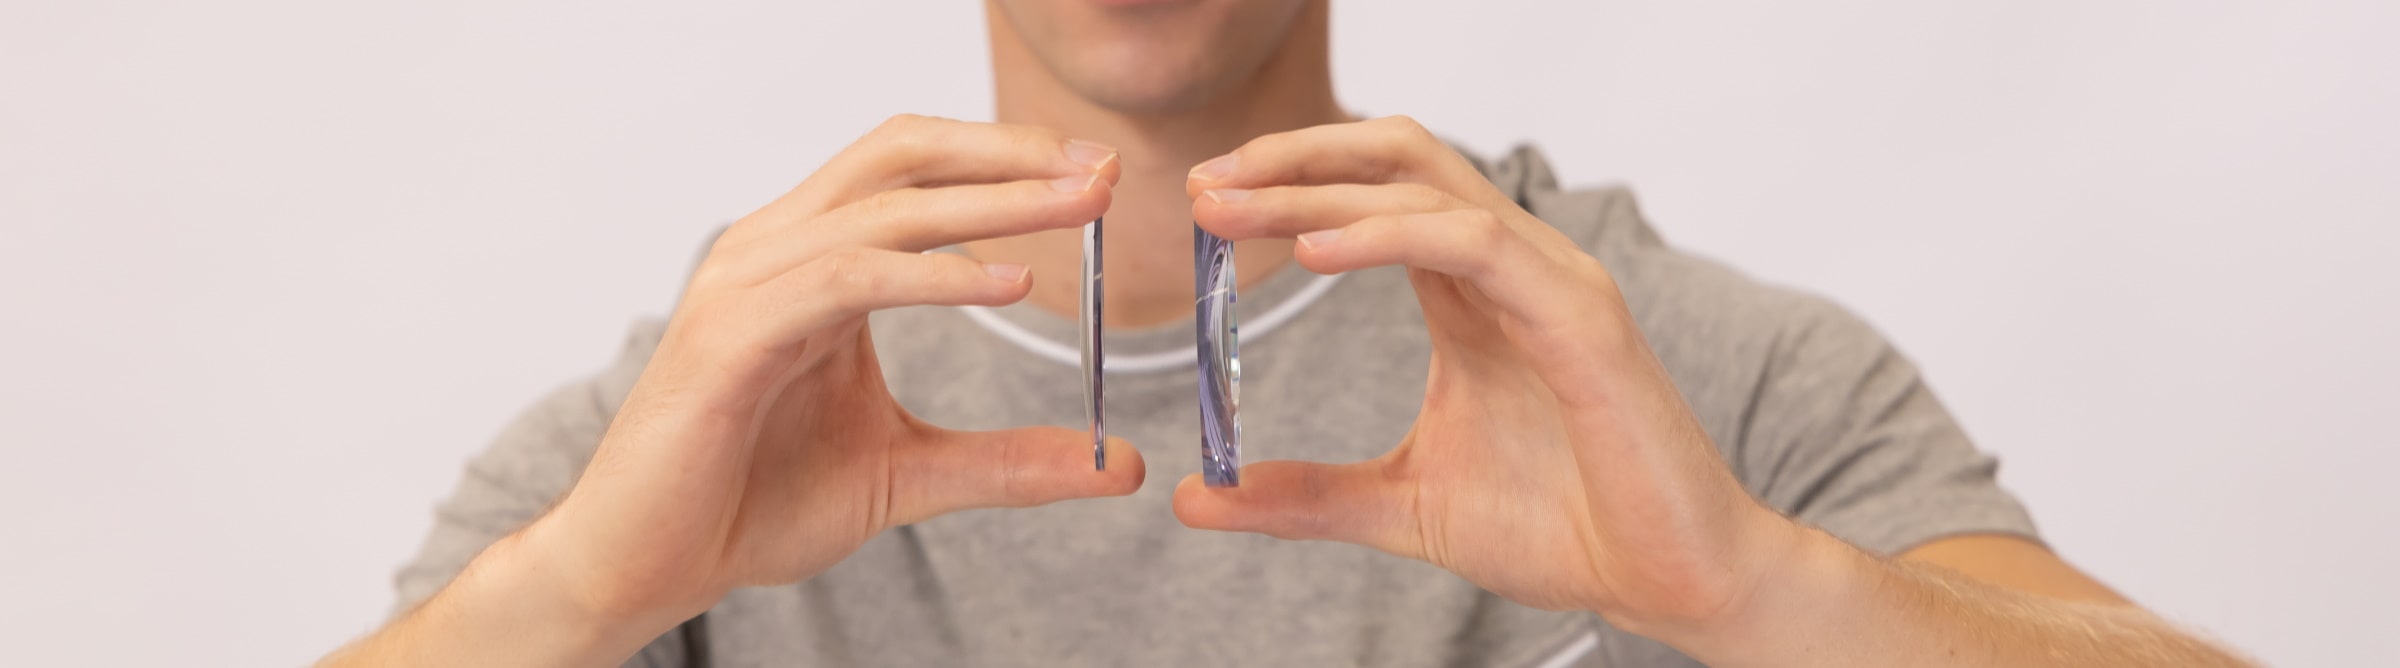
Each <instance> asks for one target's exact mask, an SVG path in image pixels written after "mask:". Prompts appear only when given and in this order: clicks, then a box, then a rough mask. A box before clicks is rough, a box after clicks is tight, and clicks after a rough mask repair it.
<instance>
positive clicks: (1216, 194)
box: [1200, 188, 1250, 204]
mask: <svg viewBox="0 0 2400 668" xmlns="http://www.w3.org/2000/svg"><path fill="white" fill-rule="evenodd" d="M1200 194H1202V195H1207V196H1208V198H1209V199H1213V200H1216V201H1217V203H1219V204H1223V203H1226V202H1239V201H1242V200H1246V199H1250V191H1249V189H1246V188H1217V189H1214V190H1203V191H1200Z"/></svg>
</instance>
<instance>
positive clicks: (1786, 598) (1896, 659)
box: [1670, 529, 2249, 666]
mask: <svg viewBox="0 0 2400 668" xmlns="http://www.w3.org/2000/svg"><path fill="white" fill-rule="evenodd" d="M1795 543H1796V548H1795V549H1794V550H1793V552H1792V554H1793V557H1792V558H1790V559H1788V560H1785V561H1783V562H1782V563H1781V565H1780V566H1779V567H1778V568H1777V570H1775V571H1774V572H1771V573H1769V574H1767V575H1766V576H1765V577H1763V578H1761V580H1760V581H1759V583H1758V584H1757V585H1756V587H1755V589H1754V590H1753V592H1752V594H1751V595H1750V597H1749V598H1748V599H1746V600H1745V601H1744V602H1743V603H1742V604H1741V605H1740V606H1739V611H1738V612H1735V613H1734V614H1733V616H1732V617H1731V618H1729V619H1727V620H1724V621H1723V623H1721V624H1717V625H1713V626H1714V628H1711V629H1708V630H1705V631H1699V632H1694V633H1690V634H1688V635H1686V636H1684V637H1682V638H1673V639H1670V642H1675V643H1676V644H1678V645H1679V646H1682V647H1683V648H1684V649H1685V651H1687V652H1691V653H1693V654H1694V656H1695V657H1697V658H1700V659H1701V660H1703V661H1706V662H1707V663H1709V664H1710V665H1717V666H1798V665H1812V666H1813V665H1821V666H1856V665H1943V666H2246V665H2249V664H2248V663H2247V662H2246V661H2244V660H2243V659H2240V658H2238V657H2236V656H2235V655H2233V654H2231V653H2229V652H2227V651H2226V650H2223V649H2221V648H2218V647H2216V646H2214V645H2211V644H2209V643H2208V642H2205V641H2202V640H2200V639H2199V638H2196V637H2194V636H2192V635H2190V634H2187V633H2185V632H2183V631H2181V630H2179V629H2177V628H2175V627H2174V626H2172V625H2170V624H2168V623H2167V622H2166V621H2165V620H2162V619H2159V618H2158V617H2157V616H2155V615H2152V614H2150V613H2148V612H2146V611H2143V610H2141V609H2139V608H2135V607H2133V606H2130V605H2116V604H2107V603H2091V602H2074V601H2064V600H2058V599H2052V598H2047V597H2042V596H2038V595H2034V594H2029V593H2024V592H2019V591H2015V590H2011V589H2005V588H2001V587H1997V586H1993V585H1989V584H1985V583H1983V582H1980V581H1977V580H1974V579H1973V578H1969V577H1967V576H1965V575H1961V574H1959V573H1955V572H1952V571H1949V570H1946V569H1942V568H1939V567H1936V566H1930V565H1924V564H1915V563H1910V562H1905V561H1895V560H1888V559H1882V558H1877V557H1875V556H1872V555H1869V554H1867V553H1865V552H1863V551H1861V550H1859V549H1857V548H1855V547H1852V546H1850V545H1848V544H1846V543H1843V542H1841V541H1840V540H1839V539H1836V538H1834V537H1832V536H1831V535H1828V534H1826V533H1824V532H1822V531H1818V530H1815V529H1802V530H1801V533H1800V535H1799V536H1798V538H1797V539H1796V541H1795Z"/></svg>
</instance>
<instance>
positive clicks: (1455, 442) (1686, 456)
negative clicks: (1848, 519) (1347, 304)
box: [1175, 117, 1802, 633]
mask: <svg viewBox="0 0 2400 668" xmlns="http://www.w3.org/2000/svg"><path fill="white" fill-rule="evenodd" d="M1186 188H1187V189H1188V190H1189V191H1190V194H1191V195H1192V196H1193V199H1194V203H1193V207H1192V210H1193V217H1194V219H1195V220H1196V221H1197V222H1198V223H1199V225H1200V226H1201V227H1202V228H1205V229H1207V230H1209V231H1211V232H1214V233H1216V234H1218V235H1219V236H1223V237H1225V238H1228V239H1236V240H1239V239H1250V238H1260V237H1296V238H1298V240H1299V243H1298V246H1297V248H1296V249H1295V251H1294V253H1295V258H1296V259H1297V260H1298V262H1299V263H1300V265H1301V266H1303V267H1306V268H1307V269H1309V270H1310V271H1315V272H1318V273H1327V274H1330V273H1337V272H1346V271H1354V270H1358V269H1365V268H1369V267H1377V266H1383V265H1403V266H1406V267H1407V268H1408V273H1409V280H1410V283H1411V284H1413V285H1414V286H1415V288H1416V293H1417V300H1418V303H1419V304H1420V305H1421V306H1422V308H1423V310H1424V314H1425V324H1426V329H1427V330H1429V334H1430V336H1431V339H1432V347H1433V356H1432V368H1431V370H1430V373H1429V374H1428V375H1427V378H1428V380H1427V382H1426V387H1425V403H1424V406H1423V407H1422V408H1421V409H1420V411H1419V413H1418V416H1417V421H1416V424H1415V425H1414V426H1413V428H1411V429H1410V430H1409V432H1408V435H1407V436H1405V437H1403V438H1402V439H1401V440H1400V442H1399V443H1398V444H1397V445H1395V446H1394V447H1393V448H1392V450H1391V452H1389V453H1387V454H1385V455H1383V456H1381V457H1378V458H1376V459H1373V460H1369V461H1365V462H1358V463H1353V464H1321V463H1308V462H1292V461H1271V462H1261V463H1257V464H1252V465H1249V466H1246V467H1243V469H1244V470H1243V471H1242V481H1243V484H1242V486H1240V487H1235V488H1224V489H1210V488H1206V487H1204V486H1202V485H1201V484H1200V481H1199V480H1198V478H1197V477H1196V476H1195V477H1193V478H1190V479H1186V480H1184V481H1183V483H1182V485H1181V486H1180V487H1179V488H1177V490H1176V493H1175V513H1176V516H1177V517H1179V518H1181V519H1182V520H1183V522H1184V523H1185V524H1188V525H1190V526H1193V527H1197V528H1204V529H1217V530H1227V531H1253V532H1259V533H1264V534H1267V535H1271V536H1276V537H1280V538H1290V539H1323V540H1336V541H1343V542H1349V543H1356V544H1360V545H1366V546H1370V547H1374V548H1376V549H1380V550H1383V551H1386V552H1390V553H1392V554H1397V555H1401V556H1405V557H1410V558H1415V559H1422V560H1425V561H1428V562H1431V563H1433V564H1435V565H1437V566H1441V567H1442V568H1445V569H1449V570H1450V571H1452V572H1455V573H1457V574H1459V575H1460V576H1463V577H1465V578H1467V579H1468V580H1470V581H1473V582H1474V583H1476V584H1477V585H1480V586H1482V587H1484V588H1485V589H1488V590H1491V591H1493V592H1495V593H1498V594H1500V595H1502V596H1506V597H1508V598H1510V599H1512V600H1515V601H1517V602H1519V603H1523V604H1526V605H1530V606H1535V607H1540V608H1547V609H1587V610H1594V611H1597V612H1599V613H1601V614H1602V615H1603V616H1605V617H1606V618H1608V619H1609V621H1610V622H1611V623H1614V624H1616V625H1617V626H1619V627H1620V628H1625V629H1627V630H1633V631H1636V632H1645V631H1648V632H1652V633H1656V632H1672V631H1692V630H1697V629H1698V627H1705V626H1707V625H1710V624H1712V623H1714V622H1717V621H1720V620H1722V619H1724V618H1726V617H1727V616H1728V615H1730V614H1732V613H1733V612H1734V610H1735V609H1736V608H1737V607H1739V605H1740V603H1741V602H1742V599H1743V598H1744V596H1745V594H1746V593H1747V592H1748V591H1750V590H1751V588H1752V586H1753V585H1754V583H1755V582H1756V581H1758V580H1759V579H1760V578H1761V577H1762V576H1763V574H1765V573H1767V572H1769V569H1770V568H1771V566H1772V565H1773V562H1774V560H1775V559H1776V558H1777V555H1779V554H1783V553H1786V552H1788V551H1789V550H1791V549H1793V547H1794V546H1795V545H1796V544H1797V543H1798V541H1799V540H1800V534H1801V533H1802V530H1801V528H1800V527H1799V526H1798V525H1797V524H1795V523H1793V522H1791V521H1790V520H1788V519H1786V518H1784V517H1783V516H1781V515H1779V514H1777V513H1775V512H1774V511H1772V510H1769V509H1767V508H1765V507H1763V506H1761V505H1760V504H1759V503H1758V502H1756V501H1755V500H1753V499H1752V497H1751V496H1750V494H1749V493H1748V492H1747V491H1746V490H1744V489H1743V488H1742V486H1741V484H1740V482H1739V481H1737V480H1736V479H1735V478H1734V476H1733V475H1732V472H1731V471H1730V470H1729V469H1728V468H1727V467H1726V465H1725V463H1724V461H1723V460H1722V459H1721V457H1720V456H1719V455H1718V452H1717V449H1716V446H1715V445H1714V444H1712V443H1711V442H1710V440H1709V437H1708V434H1706V433H1705V432H1704V431H1703V430H1702V429H1701V427H1700V424H1699V422H1698V420H1697V418H1695V417H1694V416H1693V415H1692V411H1691V409H1690V408H1689V407H1688V406H1686V405H1685V403H1684V401H1683V396H1682V395H1681V394H1680V393H1679V392H1677V390H1676V388H1675V384H1674V382H1673V381H1672V380H1671V379H1669V378H1668V375H1667V372H1666V369H1665V367H1664V366H1662V365H1661V364H1660V363H1659V361H1658V359H1657V357H1656V356H1654V355H1652V354H1651V352H1650V348H1649V346H1648V344H1647V343H1645V342H1644V341H1643V339H1642V334H1641V331H1640V330H1639V329H1637V328H1636V327H1635V325H1634V322H1633V318H1632V315H1631V313H1630V312H1629V311H1628V309H1627V308H1626V305H1625V301H1624V298H1623V297H1622V295H1621V294H1620V293H1619V292H1618V289H1617V285H1616V283H1615V281H1614V279H1612V278H1611V277H1610V275H1609V272H1608V270H1607V268H1606V267H1603V266H1601V263H1600V261H1599V260H1597V259H1595V258H1593V257H1592V256H1591V255H1590V254H1588V253H1585V252H1584V251H1583V249H1581V248H1580V247H1578V246H1577V245H1576V244H1575V243H1574V242H1573V241H1572V240H1570V239H1568V238H1567V237H1566V236H1564V235H1562V234H1560V233H1559V232H1557V231H1556V230H1555V229H1553V228H1551V226H1549V225H1548V224H1546V223H1544V222H1542V221H1541V220H1539V219H1536V218H1535V217H1534V216H1533V214H1531V213H1529V212H1527V211H1526V210H1525V209H1523V208H1521V207H1519V206H1517V204H1516V203H1515V202H1514V201H1512V200H1511V199H1510V198H1509V197H1508V196H1507V195H1506V194H1504V193H1501V192H1500V191H1499V190H1498V189H1496V188H1494V187H1493V186H1492V184H1491V183H1490V182H1489V181H1487V180H1485V178H1484V177H1483V175H1482V174H1480V173H1478V172H1477V171H1476V169H1475V168H1474V166H1473V165H1471V164H1469V163H1468V162H1467V160H1466V159H1465V158H1463V157H1462V156H1460V155H1459V154H1458V153H1457V152H1455V151H1453V150H1452V149H1451V148H1450V147H1449V146H1447V145H1445V144H1443V143H1442V142H1441V141H1440V140H1438V139H1436V138H1435V137H1434V136H1433V135H1432V134H1431V133H1429V132H1427V131H1425V129H1424V128H1422V127H1419V126H1418V125H1417V124H1416V123H1415V122H1413V121H1411V120H1409V119H1407V118H1404V117H1394V118H1384V119H1377V120H1371V121H1363V122H1357V123H1346V124H1339V125H1327V126H1319V127H1314V128H1308V129H1304V130H1298V131H1294V132H1286V133H1282V134H1274V135H1268V136H1264V137H1260V138H1258V139H1256V140H1253V141H1251V142H1250V143H1248V144H1245V145H1243V146H1242V147H1241V148H1240V149H1238V150H1236V151H1234V152H1233V153H1231V154H1228V155H1226V156H1223V157H1220V158H1217V159H1215V160H1212V161H1209V162H1207V163H1203V164H1202V165H1201V166H1199V167H1196V168H1194V169H1193V170H1192V174H1191V177H1190V180H1189V181H1188V182H1187V185H1186Z"/></svg>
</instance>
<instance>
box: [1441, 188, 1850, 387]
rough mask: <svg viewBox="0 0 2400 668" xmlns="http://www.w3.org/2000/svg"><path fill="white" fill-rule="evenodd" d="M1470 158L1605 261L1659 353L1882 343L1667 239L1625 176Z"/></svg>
mask: <svg viewBox="0 0 2400 668" xmlns="http://www.w3.org/2000/svg"><path fill="white" fill-rule="evenodd" d="M1470 159H1473V158H1472V156H1470ZM1475 162H1476V165H1477V167H1478V168H1480V169H1482V170H1483V172H1484V175H1485V176H1486V177H1487V178H1489V179H1490V180H1491V181H1492V183H1493V184H1494V185H1495V186H1498V187H1499V188H1500V189H1501V190H1502V191H1503V192H1505V193H1507V194H1508V195H1509V196H1510V197H1511V198H1513V199H1515V200H1516V201H1517V203H1518V204H1519V205H1520V206H1523V207H1525V209H1526V210H1527V211H1529V212H1532V213H1533V214H1534V216H1535V217H1537V218H1540V219H1541V220H1542V221H1543V222H1546V223H1549V224H1550V225H1551V226H1552V227H1555V228H1557V229H1558V230H1559V231H1560V232H1562V233H1565V234H1566V235H1567V237H1568V238H1570V239H1573V240H1575V242H1576V243H1577V244H1578V245H1580V246H1581V247H1582V248H1583V249H1584V251H1585V252H1588V253H1591V254H1592V255H1593V256H1594V257H1597V258H1599V259H1600V261H1601V263H1602V264H1604V265H1606V266H1607V267H1608V270H1609V274H1610V275H1611V276H1612V277H1614V278H1615V279H1616V281H1617V283H1618V287H1619V288H1620V290H1621V291H1622V293H1623V294H1624V296H1625V301H1626V303H1627V306H1628V307H1629V308H1630V309H1631V310H1632V312H1633V314H1634V318H1635V320H1636V321H1637V322H1638V324H1639V325H1640V326H1641V328H1642V330H1643V333H1644V334H1645V335H1647V336H1648V337H1649V338H1650V343H1651V345H1652V347H1653V349H1655V350H1657V351H1658V352H1659V354H1660V355H1661V356H1662V357H1670V358H1672V357H1679V356H1682V355H1681V353H1682V352H1683V351H1684V349H1686V348H1699V349H1700V350H1698V351H1694V352H1704V353H1705V354H1706V355H1707V356H1709V357H1712V358H1720V359H1721V358H1724V357H1725V356H1726V355H1727V354H1728V353H1734V354H1735V355H1734V357H1735V358H1737V359H1739V360H1742V361H1754V360H1763V359H1764V356H1765V355H1767V354H1768V353H1771V352H1774V351H1773V350H1772V349H1774V348H1776V347H1777V344H1778V342H1792V341H1797V340H1800V339H1805V338H1819V339H1825V338H1832V339H1855V340H1868V339H1872V340H1874V341H1876V342H1880V341H1881V339H1880V337H1878V336H1875V334H1874V332H1873V329H1872V328H1871V327H1868V326H1867V325H1866V323H1865V321H1863V320H1861V319H1860V318H1858V317H1857V316H1856V315H1855V314H1853V313H1851V312H1850V311H1848V310H1847V309H1844V308H1843V307H1841V306H1840V305H1838V304H1836V303H1834V302H1833V301H1831V300H1829V299H1826V298H1824V297H1821V296H1818V295H1815V294H1811V293H1808V292H1804V291H1800V290H1796V289H1792V288H1789V287H1785V286H1779V285H1774V284H1772V283H1768V282H1765V281H1762V280H1759V279H1757V278H1755V277H1753V276H1750V275H1749V274H1745V273H1743V272H1741V271H1739V270H1736V269H1734V268H1733V267H1731V266H1728V265H1726V264H1725V263H1723V262H1720V261H1717V260H1715V259H1711V258H1708V257H1704V256H1701V255H1697V254H1693V253H1690V252H1686V251H1684V250H1681V249H1678V248H1675V247H1674V246H1672V245H1669V244H1668V243H1667V241H1666V239H1665V238H1664V237H1663V236H1662V235H1661V234H1660V233H1659V232H1658V230H1657V228H1656V227H1654V226H1653V225H1652V224H1651V222H1650V220H1649V219H1648V218H1647V217H1646V216H1644V214H1643V212H1642V209H1641V205H1640V203H1639V201H1638V200H1637V199H1636V198H1635V196H1634V193H1633V191H1632V189H1631V188H1629V187H1627V186H1625V185H1624V184H1603V185H1597V186H1590V187H1578V188H1565V187H1561V186H1560V185H1559V181H1558V177H1557V175H1556V174H1555V173H1554V172H1553V171H1552V169H1551V167H1550V164H1549V161H1548V160H1547V159H1545V158H1544V157H1543V156H1542V154H1541V152H1540V150H1538V149H1535V148H1533V147H1531V146H1520V147H1518V148H1516V149H1514V150H1512V151H1510V152H1508V153H1507V154H1505V155H1503V156H1502V157H1500V158H1499V159H1496V160H1490V161H1484V160H1475ZM1669 361H1673V360H1671V359H1670V360H1669ZM1679 380H1680V379H1679Z"/></svg>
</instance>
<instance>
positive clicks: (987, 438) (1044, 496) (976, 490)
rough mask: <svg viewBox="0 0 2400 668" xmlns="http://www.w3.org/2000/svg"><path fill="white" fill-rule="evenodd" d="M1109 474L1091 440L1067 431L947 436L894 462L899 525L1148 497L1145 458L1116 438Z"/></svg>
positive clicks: (1032, 429) (946, 433)
mask: <svg viewBox="0 0 2400 668" xmlns="http://www.w3.org/2000/svg"><path fill="white" fill-rule="evenodd" d="M1106 447H1107V448H1108V469H1107V470H1102V471H1094V470H1092V437H1091V434H1090V433H1089V432H1084V431H1077V430H1072V429H1063V428H1059V427H1027V428H1023V429H1009V430H1005V431H986V432H967V431H944V432H941V433H940V434H939V435H938V436H936V437H935V438H934V439H932V441H931V442H928V443H926V444H923V445H920V446H916V447H910V448H905V449H902V450H900V451H897V452H896V453H895V454H894V460H893V466H894V470H893V471H892V485H893V487H892V513H893V514H892V517H893V522H894V523H895V524H908V523H912V522H919V521H923V520H925V519H927V518H931V517H934V516H936V515H941V514H943V513H951V512H957V511H961V510H966V509H970V508H1019V507H1025V506H1038V505H1042V504H1046V503H1053V502H1057V501H1065V500H1068V499H1082V498H1091V497H1100V496H1124V495H1127V494H1132V493H1133V492H1134V490H1138V489H1141V487H1142V476H1143V475H1144V473H1145V471H1144V467H1143V464H1142V454H1141V452H1140V451H1138V450H1135V449H1134V447H1133V445H1132V444H1129V443H1126V442H1125V441H1124V440H1122V439H1115V438H1111V439H1108V442H1107V444H1106Z"/></svg>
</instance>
